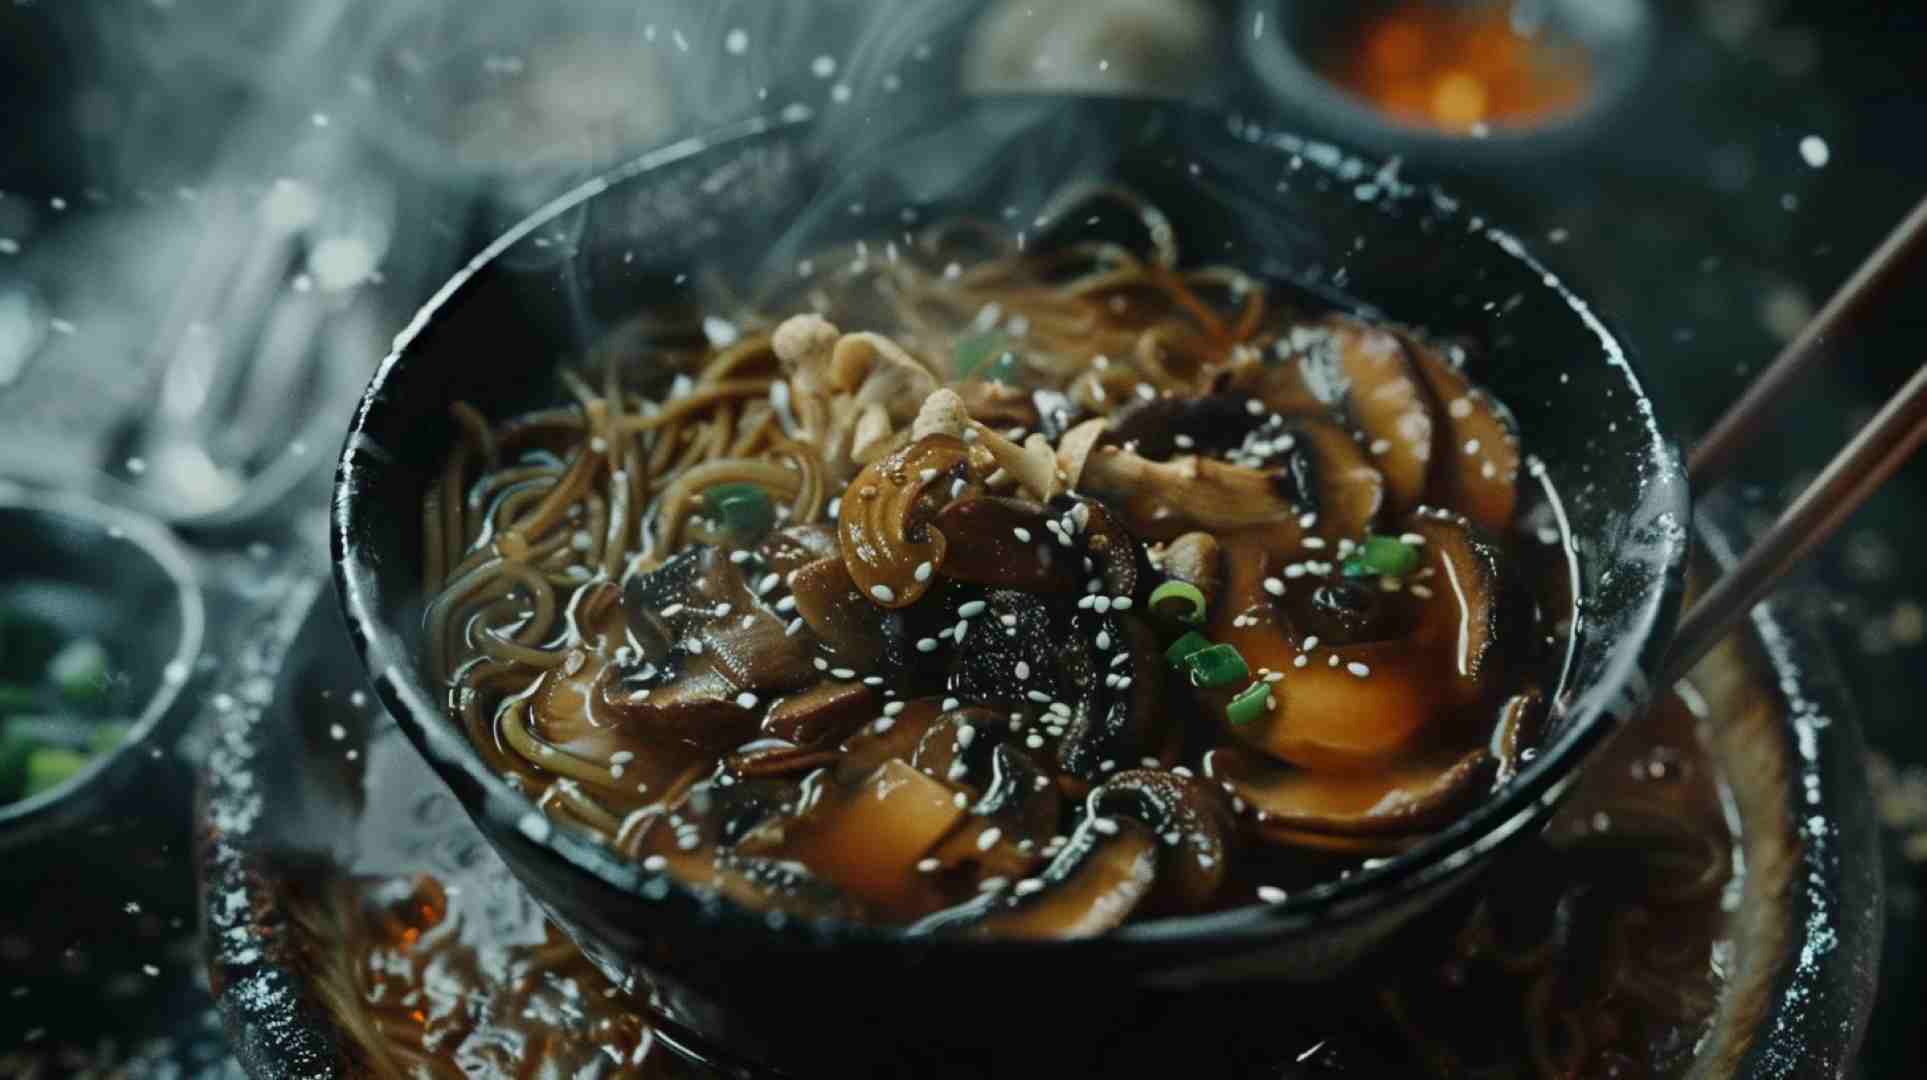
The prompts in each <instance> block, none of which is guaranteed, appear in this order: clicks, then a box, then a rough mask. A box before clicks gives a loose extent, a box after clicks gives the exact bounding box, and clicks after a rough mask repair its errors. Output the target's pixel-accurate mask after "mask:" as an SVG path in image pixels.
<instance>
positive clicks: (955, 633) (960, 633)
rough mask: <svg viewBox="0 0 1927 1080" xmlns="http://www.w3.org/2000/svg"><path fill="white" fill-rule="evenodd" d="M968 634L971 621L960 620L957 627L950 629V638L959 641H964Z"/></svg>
mask: <svg viewBox="0 0 1927 1080" xmlns="http://www.w3.org/2000/svg"><path fill="white" fill-rule="evenodd" d="M968 633H970V620H969V619H958V620H957V625H955V626H953V627H951V628H950V636H952V637H954V638H956V639H957V640H958V641H962V640H963V639H964V635H965V634H968Z"/></svg>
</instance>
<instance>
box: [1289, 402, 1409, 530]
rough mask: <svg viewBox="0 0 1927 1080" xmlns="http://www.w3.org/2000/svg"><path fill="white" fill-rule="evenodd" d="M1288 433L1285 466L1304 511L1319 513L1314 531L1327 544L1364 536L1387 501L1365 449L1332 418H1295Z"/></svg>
mask: <svg viewBox="0 0 1927 1080" xmlns="http://www.w3.org/2000/svg"><path fill="white" fill-rule="evenodd" d="M1285 433H1286V434H1288V435H1290V436H1291V437H1292V447H1291V450H1290V451H1289V456H1288V457H1287V458H1286V468H1287V469H1288V470H1289V471H1290V473H1291V477H1292V480H1293V482H1294V484H1295V487H1296V491H1297V493H1298V498H1299V501H1300V502H1301V503H1302V504H1303V509H1305V510H1308V511H1311V512H1312V513H1314V514H1316V515H1317V517H1316V520H1315V525H1314V531H1316V532H1317V534H1318V535H1320V536H1322V537H1325V538H1326V539H1328V540H1332V539H1338V538H1341V537H1351V538H1357V537H1360V536H1363V535H1364V534H1365V533H1366V532H1367V531H1369V530H1370V528H1371V524H1372V522H1373V521H1374V520H1375V519H1376V518H1377V517H1378V512H1379V510H1380V508H1381V507H1382V506H1383V505H1384V500H1385V480H1384V478H1383V476H1381V475H1380V473H1379V471H1378V470H1377V469H1376V468H1373V467H1372V464H1371V462H1370V461H1369V460H1368V459H1367V458H1366V456H1365V452H1364V450H1362V449H1361V448H1360V447H1359V445H1358V443H1357V441H1356V440H1354V439H1353V438H1352V437H1351V436H1350V435H1347V434H1346V433H1345V431H1344V429H1342V428H1340V427H1339V426H1338V425H1337V424H1334V423H1332V422H1330V421H1328V420H1317V419H1310V418H1301V419H1298V420H1294V421H1292V422H1291V423H1289V424H1287V425H1286V426H1285ZM1272 550H1274V551H1277V550H1283V548H1282V547H1280V546H1279V545H1277V544H1274V545H1273V547H1272Z"/></svg>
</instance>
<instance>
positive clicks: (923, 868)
mask: <svg viewBox="0 0 1927 1080" xmlns="http://www.w3.org/2000/svg"><path fill="white" fill-rule="evenodd" d="M942 866H943V864H942V863H940V862H938V861H937V860H935V859H919V860H917V870H918V871H919V872H920V873H925V874H934V873H936V872H937V871H938V869H940V868H941V867H942Z"/></svg>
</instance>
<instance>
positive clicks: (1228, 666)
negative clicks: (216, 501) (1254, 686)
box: [1184, 645, 1251, 687]
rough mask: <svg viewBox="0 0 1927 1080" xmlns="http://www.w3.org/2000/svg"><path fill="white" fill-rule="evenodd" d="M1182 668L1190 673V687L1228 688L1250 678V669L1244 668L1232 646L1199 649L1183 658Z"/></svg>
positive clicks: (1241, 656)
mask: <svg viewBox="0 0 1927 1080" xmlns="http://www.w3.org/2000/svg"><path fill="white" fill-rule="evenodd" d="M1184 666H1185V667H1186V668H1187V669H1189V670H1190V672H1191V685H1192V686H1203V687H1219V686H1230V685H1231V684H1232V683H1235V682H1243V681H1244V680H1246V679H1249V678H1250V677H1251V668H1249V667H1248V666H1246V664H1245V658H1244V656H1243V655H1241V654H1240V653H1239V652H1238V649H1237V647H1236V646H1233V645H1213V646H1211V647H1210V648H1208V649H1199V650H1198V651H1197V652H1194V653H1192V654H1191V655H1190V656H1187V657H1185V658H1184Z"/></svg>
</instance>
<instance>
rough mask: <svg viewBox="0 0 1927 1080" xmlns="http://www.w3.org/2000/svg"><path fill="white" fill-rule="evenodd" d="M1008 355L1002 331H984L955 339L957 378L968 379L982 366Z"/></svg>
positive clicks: (1008, 348)
mask: <svg viewBox="0 0 1927 1080" xmlns="http://www.w3.org/2000/svg"><path fill="white" fill-rule="evenodd" d="M1009 353H1010V342H1009V340H1008V339H1007V338H1005V337H1004V335H1003V333H1002V331H998V330H984V331H981V332H979V333H975V334H966V335H965V336H963V337H961V338H958V339H957V352H956V362H957V378H959V379H968V378H971V377H972V376H974V375H976V374H977V373H978V369H979V368H982V367H983V366H984V365H986V364H989V363H991V362H993V361H995V360H998V359H1000V358H1002V357H1004V356H1007V355H1009Z"/></svg>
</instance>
